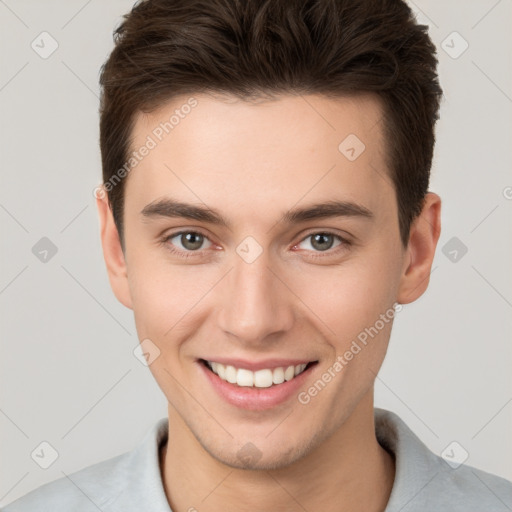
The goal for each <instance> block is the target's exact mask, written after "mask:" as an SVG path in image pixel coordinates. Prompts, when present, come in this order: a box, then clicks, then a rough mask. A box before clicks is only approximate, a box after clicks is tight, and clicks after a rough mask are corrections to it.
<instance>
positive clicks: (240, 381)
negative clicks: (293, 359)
mask: <svg viewBox="0 0 512 512" xmlns="http://www.w3.org/2000/svg"><path fill="white" fill-rule="evenodd" d="M316 362H317V361H311V362H309V363H303V364H298V365H295V366H293V365H290V366H279V367H276V368H263V369H260V370H256V371H251V370H248V369H246V368H236V367H234V366H232V365H224V364H222V363H219V362H216V361H206V360H204V359H203V360H202V363H203V364H204V365H205V366H206V367H207V368H208V369H209V370H211V371H212V372H213V373H215V374H216V375H217V376H218V377H219V378H220V379H221V380H223V381H225V382H229V383H230V384H236V385H237V386H241V387H256V388H269V387H271V386H277V385H279V384H282V383H283V382H288V381H290V380H292V379H294V378H295V377H297V376H298V375H300V374H301V373H302V372H304V371H305V370H306V369H307V368H309V367H310V366H312V365H313V364H316Z"/></svg>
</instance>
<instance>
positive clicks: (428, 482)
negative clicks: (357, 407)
mask: <svg viewBox="0 0 512 512" xmlns="http://www.w3.org/2000/svg"><path fill="white" fill-rule="evenodd" d="M375 431H376V435H377V439H378V440H379V443H380V444H381V446H383V447H384V448H385V449H386V450H388V451H389V452H390V453H392V454H393V456H394V458H395V466H396V472H395V482H394V484H393V488H392V491H391V496H390V499H389V502H388V506H387V508H386V510H385V512H397V511H398V510H402V511H403V512H420V511H422V512H423V511H426V510H429V511H430V510H436V511H437V512H444V511H446V512H448V511H449V512H473V511H474V512H482V511H484V510H485V511H486V512H502V511H503V512H506V511H510V510H512V482H509V481H508V480H506V479H504V478H501V477H499V476H497V475H493V474H491V473H487V472H485V471H482V470H480V469H477V468H474V467H472V466H469V465H466V464H459V463H457V462H455V460H456V459H457V458H458V456H459V455H460V454H458V453H456V452H457V450H463V448H462V447H461V446H460V445H458V446H457V445H454V448H453V450H451V452H450V453H447V454H446V458H443V457H441V456H439V455H437V454H436V453H434V452H432V451H431V450H430V449H429V448H428V447H427V446H426V445H425V444H424V443H423V442H422V441H421V440H420V439H419V438H418V437H417V436H416V435H415V434H414V432H413V431H412V430H411V429H410V428H409V427H408V426H407V425H406V424H405V422H404V421H403V420H402V419H401V418H400V417H399V416H398V415H397V414H395V413H393V412H391V411H387V410H385V409H377V408H375ZM450 457H451V459H450ZM461 458H464V457H461ZM459 460H460V459H459Z"/></svg>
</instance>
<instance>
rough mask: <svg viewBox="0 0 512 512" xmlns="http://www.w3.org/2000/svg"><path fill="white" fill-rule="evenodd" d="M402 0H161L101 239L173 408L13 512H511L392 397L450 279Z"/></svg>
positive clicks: (116, 56)
mask: <svg viewBox="0 0 512 512" xmlns="http://www.w3.org/2000/svg"><path fill="white" fill-rule="evenodd" d="M436 64H437V61H436V57H435V47H434V45H433V44H432V42H431V41H430V39H429V37H428V35H427V33H426V28H425V27H423V26H419V25H417V24H416V23H415V20H414V17H413V15H412V13H411V11H410V9H409V8H408V7H407V5H406V4H405V3H403V2H401V1H397V0H394V1H380V2H370V1H361V0H357V1H356V0H349V1H346V0H336V1H334V0H312V1H304V0H301V1H299V0H247V1H244V2H241V1H237V0H210V1H208V2H206V1H205V2H190V0H188V1H185V0H183V1H170V0H158V1H156V0H148V1H143V2H140V3H138V4H137V5H136V6H135V7H134V8H133V9H132V11H131V13H130V14H129V15H128V16H127V17H126V18H125V20H124V22H123V24H122V25H121V26H120V28H119V29H118V30H117V32H116V46H115V48H114V50H113V52H112V54H111V55H110V57H109V59H108V61H107V62H106V64H105V66H104V68H103V70H102V75H101V85H102V102H101V125H100V127H101V141H100V142H101V152H102V164H103V181H104V183H103V187H102V189H101V190H99V191H98V194H97V196H98V199H97V205H98V211H99V216H100V221H101V238H102V245H103V251H104V256H105V261H106V265H107V269H108V274H109V278H110V283H111V286H112V289H113V291H114V293H115V295H116V297H117V298H118V299H119V300H120V301H121V302H122V303H123V304H124V305H125V306H127V307H128V308H131V309H133V312H134V316H135V321H136V327H137V332H138V336H139V339H140V340H141V345H142V350H143V352H144V353H145V354H146V357H147V361H148V364H149V367H150V370H151V372H152V374H153V375H154V377H155V379H156V380H157V382H158V384H159V386H160V388H161V389H162V391H163V393H164V394H165V396H166V398H167V400H168V402H169V407H168V418H165V420H161V421H159V422H158V424H157V425H155V427H154V428H153V429H152V430H151V431H150V432H148V434H147V436H146V437H145V439H144V440H143V442H142V443H141V444H140V446H138V447H137V448H136V449H134V450H133V451H132V452H130V453H128V454H123V455H121V456H118V457H116V458H114V459H110V460H107V461H103V462H101V463H98V464H96V465H94V466H90V467H88V468H85V469H83V470H81V471H79V472H77V473H75V474H74V475H71V476H70V478H69V479H68V478H62V479H60V480H57V481H55V482H52V483H50V484H47V485H45V486H43V487H41V488H40V489H38V490H36V491H33V492H32V493H30V494H28V495H27V496H25V497H24V498H22V499H20V500H18V501H16V502H14V503H13V504H11V505H10V506H8V507H7V508H6V509H5V510H6V511H7V512H11V511H12V512H14V511H32V510H52V511H64V510H66V511H71V510H73V511H89V510H103V511H105V512H106V511H112V510H120V511H121V510H123V511H126V510H145V511H167V512H168V511H169V510H172V511H173V512H185V511H193V510H198V511H211V512H217V511H220V510H237V511H254V510H258V511H260V510H261V511H267V510H286V511H287V510H290V511H295V510H307V511H313V510H315V511H316V510H322V511H326V512H331V511H332V512H334V511H351V512H354V511H356V512H359V511H366V512H382V511H385V512H398V511H399V510H404V511H420V510H421V511H432V510H436V511H448V510H449V511H466V512H467V511H469V510H479V511H482V510H485V511H500V510H507V508H509V509H510V508H511V507H512V496H511V493H512V484H511V483H510V482H507V481H506V480H504V479H502V478H499V477H497V476H495V475H491V474H488V473H485V472H483V471H479V470H477V469H475V468H471V467H469V466H460V467H458V468H457V469H453V468H452V467H450V466H449V465H448V464H447V463H446V462H445V461H444V460H442V459H441V458H440V457H438V456H437V455H435V454H433V453H432V452H430V451H429V450H428V449H427V448H426V446H425V445H424V444H423V443H422V442H421V441H420V440H419V439H418V438H417V437H416V436H415V435H414V434H413V432H412V431H411V430H410V429H409V428H408V427H407V426H406V425H405V423H404V422H403V421H402V420H401V419H400V418H399V417H398V416H397V415H395V414H393V413H391V412H389V411H385V410H382V409H375V408H374V404H373V388H374V382H375V378H376V376H377V373H378V371H379V369H380V367H381V364H382V362H383V359H384V357H385V354H386V350H387V346H388V342H389V339H390V335H391V328H392V323H393V319H394V316H395V314H396V313H397V312H398V311H399V310H400V309H401V305H402V304H407V303H411V302H413V301H415V300H416V299H417V298H418V297H420V296H421V295H422V294H423V293H424V292H425V290H426V288H427V286H428V282H429V275H430V271H431V266H432V260H433V257H434V254H435V249H436V244H437V241H438V238H439V234H440V207H441V201H440V198H439V197H438V196H437V195H436V194H434V193H432V192H429V191H428V184H429V173H430V166H431V161H432V154H433V147H434V126H435V122H436V120H437V119H438V110H439V101H440V98H441V95H442V91H441V88H440V86H439V83H438V79H437V75H436Z"/></svg>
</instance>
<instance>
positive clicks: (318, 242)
mask: <svg viewBox="0 0 512 512" xmlns="http://www.w3.org/2000/svg"><path fill="white" fill-rule="evenodd" d="M326 239H327V240H328V243H327V245H325V240H326ZM329 242H330V243H329ZM322 243H324V245H322ZM332 244H333V237H332V235H327V234H325V233H318V234H316V235H314V236H313V242H312V244H311V245H312V246H313V247H314V248H315V249H319V250H321V251H325V250H327V249H330V248H331V246H332Z"/></svg>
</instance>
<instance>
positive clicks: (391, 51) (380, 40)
mask: <svg viewBox="0 0 512 512" xmlns="http://www.w3.org/2000/svg"><path fill="white" fill-rule="evenodd" d="M114 41H115V47H114V49H113V51H112V53H111V54H110V56H109V58H108V60H107V61H106V62H105V64H104V65H103V66H102V69H101V76H100V84H101V106H100V147H101V158H102V166H103V181H104V183H107V182H109V180H111V179H112V178H113V177H114V176H115V174H116V172H118V170H119V169H120V168H121V167H123V166H124V165H125V163H126V162H127V160H128V158H129V157H128V155H129V152H130V144H131V135H132V129H133V125H134V120H135V116H136V114H137V113H139V112H149V111H151V110H153V109H155V108H157V107H158V106H160V105H162V104H163V103H165V102H168V101H170V100H171V99H173V98H174V97H176V96H178V95H183V94H188V95H190V94H195V93H201V92H205V93H208V92H211V93H228V94H232V95H235V96H237V97H239V98H241V99H245V100H249V99H253V98H258V97H264V96H268V97H272V96H275V95H279V94H281V93H283V94H324V95H327V96H331V97H341V96H347V95H351V94H357V93H360V92H370V93H375V94H376V95H377V96H378V97H379V98H380V100H381V103H382V105H383V112H384V117H383V129H384V136H385V141H386V163H387V166H388V168H389V169H390V174H391V179H392V182H393V184H394V187H395V192H396V198H397V204H398V216H399V218H398V221H399V227H400V236H401V239H402V243H403V244H404V246H405V245H407V242H408V238H409V231H410V225H411V222H412V221H413V220H414V219H415V217H417V215H418V214H419V213H420V212H421V209H422V207H423V202H424V198H425V194H426V193H427V191H428V185H429V178H430V167H431V164H432V156H433V150H434V143H435V134H434V127H435V123H436V121H437V119H438V118H439V114H438V111H439V103H440V99H441V96H442V89H441V87H440V85H439V81H438V77H437V73H436V67H437V58H436V48H435V45H434V44H433V43H432V41H431V40H430V38H429V36H428V27H427V26H425V25H419V24H417V23H416V20H415V18H414V15H413V13H412V11H411V9H410V8H409V7H408V5H407V4H406V3H405V2H404V1H402V0H196V1H191V0H142V1H140V2H137V3H136V4H135V5H134V7H133V8H132V10H131V12H130V13H128V14H127V15H125V16H124V19H123V21H122V23H121V24H120V26H119V27H118V28H117V29H116V30H115V31H114ZM124 181H125V180H122V181H121V182H120V183H119V184H117V185H116V186H113V187H110V190H108V189H107V190H108V200H109V204H110V207H111V208H112V212H113V217H114V220H115V223H116V226H117V229H118V231H119V235H120V238H121V241H122V240H123V203H124Z"/></svg>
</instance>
